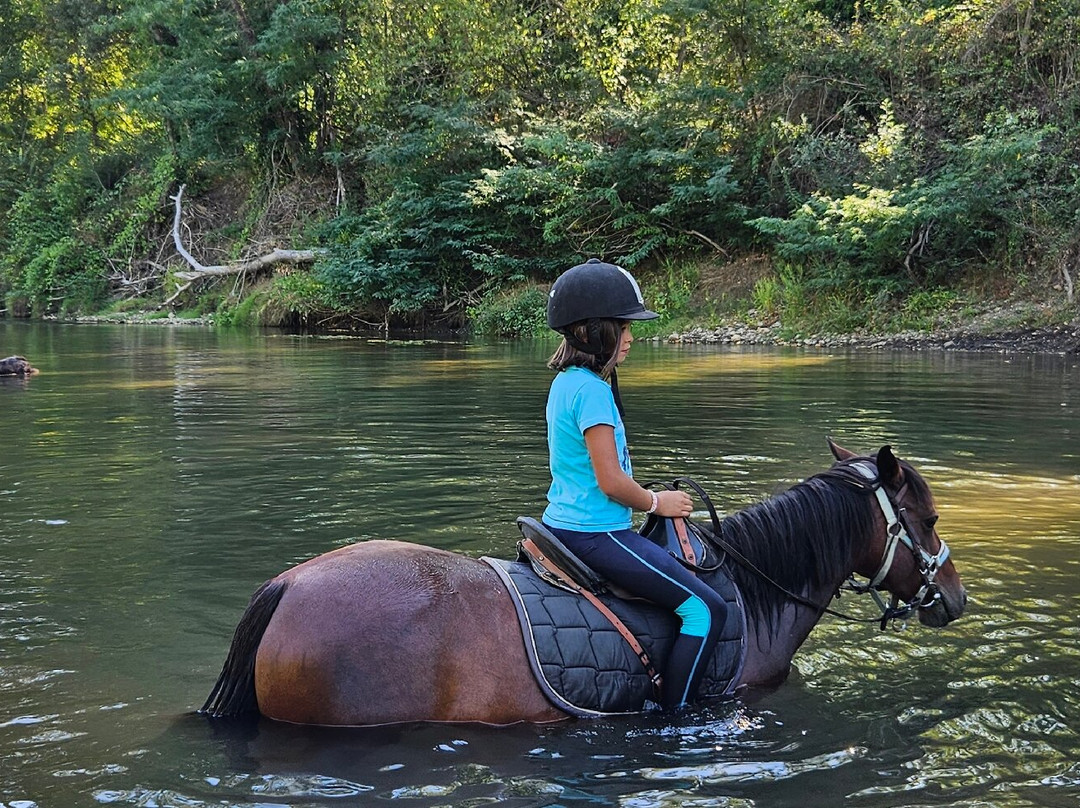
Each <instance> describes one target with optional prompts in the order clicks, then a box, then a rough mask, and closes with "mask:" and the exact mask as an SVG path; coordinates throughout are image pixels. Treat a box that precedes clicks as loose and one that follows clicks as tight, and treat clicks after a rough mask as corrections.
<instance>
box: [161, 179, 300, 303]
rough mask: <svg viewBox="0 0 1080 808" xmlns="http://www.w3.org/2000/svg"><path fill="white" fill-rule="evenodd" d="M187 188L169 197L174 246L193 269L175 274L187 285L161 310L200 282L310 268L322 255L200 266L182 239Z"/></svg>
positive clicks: (286, 254) (273, 255) (278, 255)
mask: <svg viewBox="0 0 1080 808" xmlns="http://www.w3.org/2000/svg"><path fill="white" fill-rule="evenodd" d="M185 187H186V186H184V185H181V186H180V190H179V191H177V192H176V196H172V197H169V198H170V199H172V200H173V202H174V213H173V229H172V232H173V243H174V244H175V245H176V251H177V252H178V253H180V255H181V256H182V257H183V259H184V260H185V261H186V262H187V264H188V266H190V267H191V269H189V270H181V271H179V272H174V273H173V275H174V277H175V278H177V280H180V281H186V283H183V284H182V285H181V286H180V287H179V288H177V290H176V291H175V292H173V294H172V295H170V296H169V298H168V299H167V300H165V301H164V302H163V303H162V304H161V307H164V306H168V305H169V304H170V303H172V302H173V301H174V300H176V298H178V297H179V296H180V295H181V294H183V293H184V292H185V291H187V290H188V289H189V288H190V287H191V285H192V284H193V283H194V282H195V281H197V280H199V279H200V278H208V277H214V276H220V275H244V274H246V273H249V272H259V271H261V270H264V269H268V268H270V267H273V266H276V265H278V264H310V263H311V262H312V261H314V260H315V259H316V258H317V257H318V255H319V253H320V251H319V250H280V249H275V250H273V251H271V252H269V253H267V254H266V255H261V256H259V257H258V258H249V259H247V260H244V261H234V262H232V263H228V264H216V265H214V266H205V265H204V264H201V263H199V261H197V260H196V259H195V256H193V255H192V254H191V253H190V252H188V251H187V249H186V248H185V247H184V242H183V240H182V239H181V238H180V220H181V214H182V207H181V199H182V198H183V195H184V188H185Z"/></svg>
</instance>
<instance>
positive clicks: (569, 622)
mask: <svg viewBox="0 0 1080 808" xmlns="http://www.w3.org/2000/svg"><path fill="white" fill-rule="evenodd" d="M481 560H482V561H484V562H486V563H487V564H488V565H490V566H491V567H492V568H493V569H494V570H495V571H496V572H497V573H498V575H499V578H500V579H502V582H503V584H505V585H506V588H507V590H508V591H509V592H510V597H511V599H512V600H513V601H514V606H515V608H516V609H517V613H518V619H519V621H520V623H521V631H522V635H523V637H524V640H525V648H526V650H527V652H528V657H529V664H530V665H531V666H532V669H533V673H534V674H535V675H536V681H537V683H538V684H539V685H540V688H541V690H543V691H544V694H545V695H546V696H547V697H548V698H549V699H550V700H551V702H552V704H554V705H555V706H556V707H558V708H559V709H560V710H565V711H566V712H568V713H570V714H571V715H577V716H600V715H620V714H627V713H639V712H642V711H643V710H644V709H645V702H646V700H655V698H656V694H655V693H654V692H653V686H652V682H650V681H649V677H648V675H647V674H646V673H645V668H644V666H643V665H642V664H641V660H639V659H638V658H637V655H636V654H635V653H634V652H633V651H632V650H631V648H630V646H629V645H628V644H627V642H626V640H625V639H623V637H622V635H620V634H619V632H618V631H617V630H616V629H615V627H614V626H613V625H612V624H611V623H610V621H608V619H607V618H606V617H604V616H603V615H602V614H601V613H600V611H599V610H598V609H597V608H596V607H595V606H593V605H592V604H591V603H589V601H588V600H586V599H585V598H583V597H581V596H580V595H577V594H574V593H572V592H567V591H565V590H563V589H559V588H558V587H555V586H552V585H551V584H549V583H547V582H546V581H543V580H541V579H540V578H539V577H538V576H537V575H536V573H535V572H533V570H532V567H530V566H529V565H528V564H525V563H522V562H518V561H505V560H502V559H496V558H488V557H486V556H485V557H483V558H482V559H481ZM702 579H703V580H704V581H706V582H707V583H708V584H709V585H710V586H712V587H713V588H714V589H716V590H717V592H719V593H720V595H721V596H722V597H723V598H724V600H726V601H727V604H728V609H727V617H726V619H725V623H724V629H723V632H722V634H721V635H720V640H719V642H717V644H716V651H715V652H714V654H713V658H712V660H711V661H710V663H709V667H708V669H707V670H706V672H705V678H704V680H703V681H702V683H701V687H700V689H699V690H698V698H699V699H702V698H709V697H715V696H723V695H728V694H729V693H730V692H731V690H732V686H733V684H734V683H735V682H736V681H738V676H739V674H740V673H741V672H742V665H743V660H744V658H745V648H746V616H745V613H744V611H743V608H742V598H741V596H740V594H739V591H738V588H737V587H736V586H735V584H734V583H732V581H731V580H730V579H729V578H728V577H727V576H726V575H724V574H723V573H722V572H719V571H718V572H714V573H710V574H707V575H703V576H702ZM600 600H601V601H603V603H604V605H606V606H607V607H608V608H609V609H611V610H612V611H613V612H615V614H616V615H618V617H619V619H620V620H622V621H623V623H625V624H626V626H627V628H629V629H630V631H631V632H632V633H633V634H634V636H635V637H637V639H638V642H640V643H641V645H642V646H643V647H644V648H645V651H646V652H647V653H648V654H649V656H650V657H651V658H652V660H653V664H655V665H656V666H657V668H658V669H662V668H663V664H664V660H665V659H667V654H668V651H669V650H670V648H671V644H672V643H673V642H674V640H675V635H676V634H677V632H678V626H679V620H678V618H677V617H676V616H675V615H673V614H672V613H671V612H668V611H667V610H665V609H662V608H661V607H659V606H656V605H655V604H651V603H648V602H646V601H639V600H633V601H631V600H623V599H622V598H617V597H614V596H612V595H602V596H600Z"/></svg>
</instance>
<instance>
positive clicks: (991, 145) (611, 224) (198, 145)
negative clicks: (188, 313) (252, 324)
mask: <svg viewBox="0 0 1080 808" xmlns="http://www.w3.org/2000/svg"><path fill="white" fill-rule="evenodd" d="M1078 11H1080V7H1078V3H1077V0H1046V1H1045V2H1035V0H968V2H964V3H951V2H944V0H913V1H912V2H900V0H864V1H861V2H849V1H848V0H739V2H729V0H563V1H562V2H552V0H446V1H445V2H442V3H439V4H429V3H419V2H407V3H401V2H396V1H395V0H360V2H359V3H354V2H348V3H346V2H342V0H183V1H182V2H178V1H177V0H78V1H76V0H0V295H2V297H3V299H4V303H5V305H4V308H6V310H7V311H8V312H9V313H15V314H25V313H33V314H43V313H49V312H55V311H66V312H74V311H88V310H94V309H99V308H102V307H104V306H106V305H108V304H109V302H110V301H115V300H117V299H119V298H123V297H132V296H138V297H140V298H144V299H156V300H157V301H161V300H162V299H164V298H166V297H167V296H168V295H169V294H170V293H171V292H172V291H173V290H174V289H175V288H176V283H175V281H174V279H172V278H171V277H170V271H175V270H177V269H181V268H183V267H182V262H181V261H180V259H179V258H178V257H177V256H176V255H175V253H174V252H173V251H172V249H171V247H172V239H171V234H170V228H171V223H172V213H173V211H172V204H171V202H170V201H169V197H170V195H171V194H174V193H175V192H176V189H177V188H178V187H179V185H180V184H181V183H185V184H187V186H188V191H187V195H186V197H185V199H190V200H199V199H204V200H209V199H214V200H219V202H220V209H219V210H217V213H216V215H215V213H214V211H210V212H205V213H204V215H203V217H202V218H201V219H199V221H200V222H202V226H201V227H198V226H193V225H191V224H190V223H188V224H187V225H186V228H187V229H186V230H185V235H187V236H188V237H189V238H191V240H192V242H193V243H192V245H191V246H192V249H193V251H198V250H199V249H202V250H205V251H210V250H213V251H214V252H215V254H216V255H218V256H223V257H224V258H225V259H228V258H237V257H241V256H242V255H248V254H253V253H259V252H260V251H264V249H263V248H265V247H266V245H267V244H269V243H271V242H275V243H276V242H280V241H281V240H282V239H286V240H287V241H288V242H289V243H285V244H280V243H277V244H276V246H285V247H319V248H322V251H321V252H320V253H319V255H320V256H321V258H320V260H319V261H318V262H317V263H316V264H315V265H314V266H309V267H304V268H301V269H297V270H294V271H293V272H292V273H291V274H287V275H279V276H277V280H276V281H275V284H274V288H271V289H270V290H266V289H263V290H262V291H261V292H260V295H261V296H260V300H262V301H264V302H265V303H266V304H267V306H269V308H271V309H273V310H274V311H276V312H277V313H278V315H279V317H280V318H285V317H287V316H288V315H289V313H292V314H293V315H298V316H301V317H306V316H309V315H320V316H321V315H322V314H325V313H326V312H334V311H336V312H339V313H347V314H351V315H355V316H357V317H363V318H377V319H378V321H382V322H385V323H389V322H391V321H393V320H401V321H406V322H410V321H411V322H416V321H418V320H419V319H421V318H428V319H430V318H433V317H434V318H437V317H440V316H444V317H447V318H451V319H460V318H461V317H462V316H464V314H465V313H466V312H469V311H472V312H473V313H474V315H475V316H476V317H477V318H478V319H481V320H482V319H484V318H485V317H486V318H487V319H488V320H490V321H493V322H494V321H498V320H499V319H500V317H494V316H491V315H490V313H489V314H487V315H485V314H484V311H485V310H484V301H492V300H496V299H503V300H505V299H507V298H506V294H507V290H508V289H512V288H515V285H523V286H525V287H528V285H529V284H530V283H537V282H539V283H543V282H546V281H549V280H550V279H551V278H553V277H554V275H555V274H556V273H557V272H558V271H559V270H560V269H561V268H564V267H566V266H568V265H570V264H572V263H575V262H577V261H578V260H580V259H582V258H583V257H587V256H591V255H599V256H603V257H605V258H607V259H609V260H616V261H619V262H622V263H623V264H625V265H627V266H631V267H638V268H640V269H642V270H643V271H645V272H646V273H648V271H649V270H650V269H652V268H656V267H664V266H670V261H671V260H673V259H678V258H680V257H681V258H692V257H695V256H696V257H703V256H704V257H712V259H713V260H715V262H717V263H722V262H724V261H727V260H728V259H731V258H733V257H737V256H739V255H745V254H749V253H765V254H768V255H769V256H771V259H772V265H773V268H774V272H773V274H772V276H771V277H770V278H765V279H762V280H761V282H760V283H759V286H758V289H757V291H756V298H757V301H758V303H759V304H761V305H762V306H764V307H766V308H768V307H778V306H782V305H785V304H787V305H791V304H792V303H793V302H794V301H796V300H799V301H802V303H803V305H807V306H810V305H815V304H816V305H829V306H832V307H834V308H835V307H836V306H837V305H840V306H842V307H843V308H844V309H845V310H849V311H851V310H854V311H859V310H863V311H865V310H866V307H881V306H883V305H887V304H890V303H895V302H896V301H901V300H909V301H910V300H911V299H912V296H915V299H916V300H927V299H931V298H932V296H933V295H934V294H936V293H937V290H941V289H946V288H948V287H949V286H950V285H951V284H955V283H956V282H958V281H959V280H960V279H962V278H964V279H967V280H969V281H970V279H971V278H972V277H979V276H986V277H987V278H989V277H991V276H992V277H993V278H994V279H995V280H994V282H996V283H1001V282H1007V283H1008V284H1010V285H1013V286H1015V285H1019V284H1023V283H1025V282H1034V281H1033V279H1035V278H1040V279H1046V278H1057V279H1058V280H1060V281H1062V282H1063V283H1065V284H1066V285H1067V286H1068V287H1069V290H1070V291H1071V284H1072V277H1073V274H1074V270H1075V269H1076V264H1077V262H1078V261H1080V76H1078V74H1077V70H1078V65H1080V60H1078V58H1077V57H1078V55H1080V31H1078V30H1077V28H1078V25H1080V24H1078V23H1077V19H1080V15H1078V13H1077V12H1078ZM285 199H288V200H292V204H291V206H290V205H286V204H284V203H283V201H282V200H285ZM298 273H299V274H300V275H301V276H302V277H298ZM988 282H989V281H988ZM218 283H219V286H220V288H219V290H218V293H219V294H221V295H222V296H223V298H228V297H229V296H230V295H236V296H239V295H240V290H239V288H238V287H237V285H236V284H232V285H231V288H230V287H229V286H228V285H225V282H221V281H219V282H218ZM213 288H214V287H213V285H212V284H211V283H210V282H206V283H205V284H204V286H203V287H202V288H201V289H200V287H195V289H193V290H192V292H190V293H189V294H194V293H195V292H197V291H201V292H202V293H204V294H205V293H206V291H207V290H208V289H210V290H212V289H213ZM519 288H520V286H519ZM920 295H921V297H919V296H920ZM928 296H930V297H928ZM523 301H524V302H523ZM529 301H532V302H531V303H529ZM536 302H537V298H536V297H535V296H532V297H530V293H529V292H528V289H527V288H526V291H525V292H524V293H523V294H516V295H512V297H511V298H510V303H508V304H507V305H506V306H504V307H503V308H502V309H501V310H500V311H501V316H502V319H503V320H505V321H506V322H507V323H511V325H506V324H504V325H494V326H492V327H493V328H495V329H496V330H510V331H514V330H522V329H523V328H526V327H527V324H528V323H531V322H533V321H534V320H535V317H534V316H533V314H534V313H535V306H536ZM815 302H816V303H815ZM860 307H861V309H860ZM514 324H516V325H514Z"/></svg>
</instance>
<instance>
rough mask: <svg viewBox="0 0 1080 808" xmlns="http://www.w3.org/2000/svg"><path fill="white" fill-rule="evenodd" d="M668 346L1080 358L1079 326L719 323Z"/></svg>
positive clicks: (672, 337)
mask: <svg viewBox="0 0 1080 808" xmlns="http://www.w3.org/2000/svg"><path fill="white" fill-rule="evenodd" d="M656 339H657V340H659V341H666V342H669V343H691V344H696V343H700V344H707V345H786V346H796V347H807V348H855V349H858V348H866V349H886V348H899V349H905V350H937V351H983V352H994V353H1052V354H1059V355H1063V356H1071V355H1080V325H1062V326H1043V327H1038V328H1013V329H1009V330H1005V331H1000V332H996V333H977V332H973V331H966V330H963V329H958V330H947V331H932V332H923V331H909V332H904V333H900V334H885V335H883V334H863V333H856V334H809V335H806V336H802V335H796V336H787V335H786V334H785V331H784V328H783V327H782V325H781V324H779V323H772V324H764V323H756V324H754V323H751V324H741V325H724V326H718V327H716V328H694V329H691V330H690V331H688V332H686V333H681V334H680V333H674V334H671V335H670V336H668V337H667V338H666V339H665V338H663V337H657V338H656Z"/></svg>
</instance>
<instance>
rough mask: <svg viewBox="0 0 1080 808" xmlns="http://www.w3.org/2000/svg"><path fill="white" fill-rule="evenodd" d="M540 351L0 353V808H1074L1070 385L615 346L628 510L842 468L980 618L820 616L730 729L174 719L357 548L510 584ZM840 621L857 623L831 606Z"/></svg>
mask: <svg viewBox="0 0 1080 808" xmlns="http://www.w3.org/2000/svg"><path fill="white" fill-rule="evenodd" d="M551 348H552V344H551V343H544V342H538V343H516V344H476V343H465V342H439V341H406V340H403V341H378V340H356V339H335V338H317V337H310V336H292V335H285V334H273V333H272V334H261V333H260V334H247V333H233V332H227V331H226V332H220V331H213V330H208V329H203V328H189V327H169V326H161V327H156V326H138V327H124V326H100V325H99V326H84V325H65V324H50V323H34V324H27V323H18V322H10V321H0V355H8V354H13V353H19V354H23V355H25V356H27V357H28V358H29V359H30V360H31V361H32V362H33V363H34V364H35V365H37V366H38V367H39V368H41V370H42V373H41V374H40V375H39V376H36V377H33V378H31V379H27V380H18V379H0V412H2V413H3V438H2V439H0V508H2V513H0V517H2V518H0V808H45V807H46V806H80V805H91V806H92V805H100V804H118V805H138V806H221V805H227V806H233V805H235V806H270V805H275V806H276V805H303V806H351V805H394V804H397V805H402V806H441V805H453V806H478V805H488V804H498V805H512V806H546V805H565V806H576V805H581V806H584V805H590V806H592V805H611V806H635V807H636V808H646V807H651V806H677V805H689V806H725V807H731V808H744V807H745V808H749V807H750V806H760V807H762V808H785V806H792V808H795V807H798V808H802V807H803V806H808V805H813V806H816V805H823V806H824V805H830V806H832V805H840V804H843V805H848V806H852V807H853V808H870V807H871V806H890V807H893V806H927V805H956V806H960V805H963V806H1001V807H1002V808H1004V807H1005V806H1009V807H1010V808H1014V807H1017V806H1075V805H1077V804H1080V762H1078V761H1080V736H1078V731H1080V682H1078V678H1077V677H1078V675H1080V618H1078V615H1080V574H1078V573H1080V569H1078V565H1080V560H1078V559H1080V420H1078V419H1080V360H1078V359H1077V358H1076V357H1058V356H1045V355H1043V356H1022V355H1014V356H1007V355H999V354H963V353H941V352H927V353H915V352H873V351H863V352H854V353H845V352H839V353H829V352H821V351H816V350H809V349H808V350H798V349H730V348H716V347H703V346H669V345H659V344H643V343H637V344H635V346H634V348H633V351H632V352H631V357H630V359H629V361H628V362H627V364H626V365H625V366H624V369H623V373H621V374H620V377H621V382H622V388H623V393H624V398H625V400H626V403H627V410H628V417H627V423H628V432H629V435H630V442H631V447H632V448H633V451H634V456H635V467H636V469H637V473H638V476H639V478H644V479H653V478H665V477H667V478H670V477H673V476H676V475H688V476H691V477H694V478H695V479H697V480H698V481H699V482H701V483H702V484H703V485H704V486H705V488H706V489H707V490H708V491H710V492H711V493H712V494H713V497H714V499H715V501H716V502H717V504H718V505H719V506H720V507H721V509H722V510H725V511H730V510H734V509H738V508H741V507H744V506H746V505H748V504H751V503H753V502H756V501H758V500H760V499H761V498H763V497H765V496H768V495H770V494H771V493H773V492H776V491H778V490H781V489H782V488H784V487H787V486H788V485H790V484H791V483H793V482H795V481H797V480H799V479H802V478H804V477H806V476H809V475H811V474H813V473H816V472H817V471H820V470H822V469H824V468H825V467H827V466H828V465H829V456H828V451H827V447H826V444H825V436H826V435H831V436H833V437H834V438H835V439H836V440H837V441H838V442H840V443H841V444H843V445H845V446H847V447H848V448H851V449H855V450H859V451H875V450H876V449H877V448H878V447H879V446H880V445H882V444H885V443H889V444H892V445H893V447H894V449H895V450H896V452H897V454H899V455H900V456H902V457H904V458H906V459H908V460H910V461H912V462H913V463H915V464H916V466H917V467H918V468H919V469H920V470H921V471H922V472H923V474H924V476H925V477H926V478H927V479H928V481H929V482H930V484H931V486H932V488H933V489H934V491H935V493H936V496H937V499H938V504H939V508H940V511H941V522H940V524H939V530H940V532H941V535H942V536H943V537H944V538H946V539H947V540H948V542H949V544H950V546H951V547H952V549H953V557H954V560H955V562H956V564H957V567H958V569H959V571H960V573H961V575H962V576H963V579H964V583H965V585H966V586H967V588H968V592H969V594H970V597H971V600H970V602H969V605H968V611H967V614H966V615H965V616H964V617H963V618H962V619H961V620H959V621H957V622H956V623H953V624H952V625H950V626H949V627H947V628H945V629H942V630H936V631H935V630H931V629H927V628H924V627H922V626H919V625H918V624H912V625H911V626H909V627H908V628H907V629H906V630H905V631H903V632H900V633H894V632H884V633H882V632H878V631H877V630H876V628H874V627H872V626H871V627H867V626H865V625H855V624H842V623H840V622H839V621H836V620H833V619H832V618H828V617H826V618H825V620H824V621H823V622H822V623H821V624H820V625H819V626H818V627H817V629H815V631H814V633H813V634H812V635H811V637H810V639H809V640H808V641H807V643H806V644H805V645H804V646H803V648H802V649H801V650H800V652H799V653H798V654H797V656H796V658H795V666H796V669H797V670H796V671H795V672H794V673H793V675H792V677H791V678H790V679H789V681H788V682H787V683H785V684H784V685H783V686H782V687H781V688H780V689H779V690H777V691H776V692H774V693H772V694H769V695H767V696H765V697H764V698H762V699H760V700H758V701H755V702H753V703H748V704H744V703H740V702H719V703H710V704H706V705H703V706H699V707H697V708H695V709H693V710H691V711H689V712H687V713H686V714H682V715H679V716H678V717H677V718H675V719H672V718H664V717H659V716H655V715H654V716H645V717H632V718H619V719H611V720H589V721H586V720H575V721H568V722H565V723H563V724H559V725H549V726H544V727H535V726H517V727H513V728H509V729H492V728H486V727H478V726H445V725H427V726H405V727H396V728H382V729H348V730H331V729H325V728H323V729H320V728H300V727H291V726H283V725H277V724H274V723H273V722H269V721H263V722H261V723H259V724H258V725H254V726H248V727H242V728H228V727H221V726H217V725H214V724H211V723H209V722H207V721H205V720H203V719H201V718H199V717H197V716H195V715H193V714H192V710H193V709H194V708H197V707H198V706H199V705H200V704H201V703H202V702H203V700H204V699H205V697H206V695H207V693H208V692H209V689H210V687H211V686H212V685H213V682H214V679H215V678H216V676H217V673H218V671H219V669H220V666H221V663H222V661H223V659H224V654H225V651H226V648H227V645H228V642H229V638H230V636H231V634H232V630H233V628H234V626H235V624H236V621H237V619H238V618H239V616H240V614H241V612H242V610H243V608H244V606H245V604H246V603H247V599H248V597H249V596H250V594H251V592H252V591H253V590H254V589H255V588H256V587H257V586H258V585H259V584H260V583H261V582H262V581H263V580H265V579H266V578H269V577H271V576H273V575H275V574H277V573H278V572H280V571H281V570H283V569H285V568H287V567H289V566H291V565H293V564H295V563H297V562H299V561H302V560H304V559H306V558H309V557H311V556H314V555H317V554H319V553H321V552H324V551H326V550H329V549H332V548H334V547H337V546H340V545H342V544H347V543H349V542H353V541H362V540H365V539H371V538H398V539H407V540H410V541H415V542H420V543H424V544H429V545H432V546H437V547H441V548H444V549H449V550H455V551H459V552H463V553H465V554H468V555H473V556H479V555H485V554H486V555H494V556H501V557H510V556H511V555H512V554H513V551H514V543H515V539H516V536H515V529H514V527H513V518H514V517H515V516H517V515H519V514H523V513H525V514H532V515H538V514H539V512H540V511H541V510H542V506H543V494H544V490H545V488H546V484H547V479H548V478H547V473H546V456H545V448H544V441H543V401H544V393H545V390H546V386H547V383H548V381H549V373H548V372H547V371H546V370H545V369H544V360H545V358H546V355H547V353H548V352H549V351H550V350H551ZM841 605H842V606H846V607H848V608H853V609H857V608H858V606H856V605H855V604H854V603H853V602H852V601H851V599H850V598H845V599H844V601H843V603H842V604H841Z"/></svg>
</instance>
